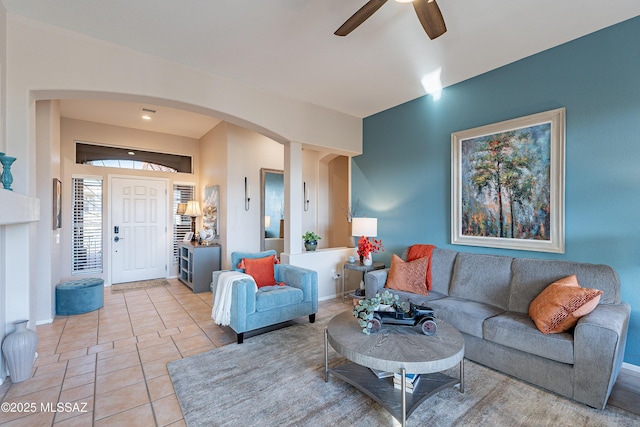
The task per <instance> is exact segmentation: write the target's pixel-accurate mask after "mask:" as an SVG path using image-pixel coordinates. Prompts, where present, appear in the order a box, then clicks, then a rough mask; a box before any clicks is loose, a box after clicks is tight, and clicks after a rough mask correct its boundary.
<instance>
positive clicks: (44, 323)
mask: <svg viewBox="0 0 640 427" xmlns="http://www.w3.org/2000/svg"><path fill="white" fill-rule="evenodd" d="M49 323H53V319H44V320H38V321H37V322H36V326H40V325H48V324H49Z"/></svg>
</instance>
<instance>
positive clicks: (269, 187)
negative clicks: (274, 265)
mask: <svg viewBox="0 0 640 427" xmlns="http://www.w3.org/2000/svg"><path fill="white" fill-rule="evenodd" d="M260 187H261V191H262V198H261V201H260V250H263V251H264V250H269V249H274V250H275V251H276V253H277V254H278V257H280V254H281V253H282V252H284V172H283V171H281V170H277V169H264V168H263V169H260Z"/></svg>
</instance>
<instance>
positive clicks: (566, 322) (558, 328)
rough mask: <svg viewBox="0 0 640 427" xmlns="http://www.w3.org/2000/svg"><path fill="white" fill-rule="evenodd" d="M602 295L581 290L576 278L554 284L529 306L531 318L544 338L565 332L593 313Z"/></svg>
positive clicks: (569, 277)
mask: <svg viewBox="0 0 640 427" xmlns="http://www.w3.org/2000/svg"><path fill="white" fill-rule="evenodd" d="M600 295H602V291H601V290H599V289H587V288H581V287H580V285H579V284H578V279H577V277H576V275H575V274H574V275H571V276H568V277H565V278H563V279H560V280H557V281H555V282H553V283H552V284H550V285H549V286H547V287H546V288H545V289H544V291H542V292H540V295H538V296H537V297H536V298H535V299H534V300H533V301H532V302H531V305H530V306H529V316H530V317H531V318H532V319H533V322H534V323H535V324H536V326H537V327H538V329H539V330H540V332H542V333H543V334H555V333H559V332H564V331H567V330H569V329H571V328H573V327H574V326H575V325H576V323H578V319H580V318H581V317H582V316H584V315H585V314H589V313H591V311H593V309H594V308H595V307H596V306H597V305H598V301H600Z"/></svg>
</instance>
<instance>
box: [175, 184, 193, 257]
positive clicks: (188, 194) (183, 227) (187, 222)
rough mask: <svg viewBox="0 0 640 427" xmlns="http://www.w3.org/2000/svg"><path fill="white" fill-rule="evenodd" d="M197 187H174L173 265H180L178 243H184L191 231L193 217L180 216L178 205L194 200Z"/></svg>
mask: <svg viewBox="0 0 640 427" xmlns="http://www.w3.org/2000/svg"><path fill="white" fill-rule="evenodd" d="M194 196H195V186H193V185H180V184H174V185H173V211H172V212H173V265H178V242H182V239H183V238H184V236H185V234H187V233H188V232H190V231H191V217H190V216H187V215H179V214H178V213H177V212H178V203H187V202H188V201H189V200H194Z"/></svg>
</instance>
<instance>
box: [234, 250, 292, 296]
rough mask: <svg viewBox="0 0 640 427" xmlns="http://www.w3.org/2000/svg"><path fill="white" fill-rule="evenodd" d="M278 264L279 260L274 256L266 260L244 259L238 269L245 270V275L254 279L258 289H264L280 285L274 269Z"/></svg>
mask: <svg viewBox="0 0 640 427" xmlns="http://www.w3.org/2000/svg"><path fill="white" fill-rule="evenodd" d="M278 262H279V261H278V258H276V257H275V256H274V255H270V256H268V257H264V258H242V261H241V262H240V264H238V268H242V269H244V272H245V273H247V274H248V275H249V276H251V277H253V279H254V280H255V281H256V285H258V288H263V287H265V286H276V285H278V283H277V282H276V278H275V272H274V268H273V265H274V264H278ZM281 285H283V284H281Z"/></svg>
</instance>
